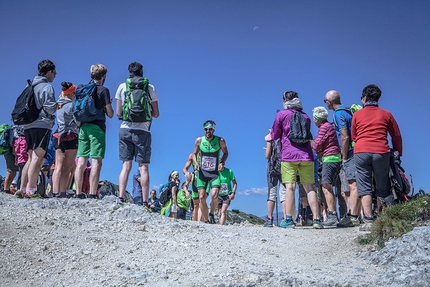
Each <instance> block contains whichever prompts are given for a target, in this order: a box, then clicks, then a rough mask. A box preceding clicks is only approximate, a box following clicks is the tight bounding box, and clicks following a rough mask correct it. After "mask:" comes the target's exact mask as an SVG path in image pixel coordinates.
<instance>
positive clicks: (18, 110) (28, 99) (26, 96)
mask: <svg viewBox="0 0 430 287" xmlns="http://www.w3.org/2000/svg"><path fill="white" fill-rule="evenodd" d="M27 83H28V86H27V87H26V88H25V89H24V91H22V93H21V95H19V97H18V98H17V99H16V103H15V107H14V109H13V111H12V121H13V123H14V124H15V125H26V124H30V123H32V122H34V121H35V120H37V119H38V118H39V114H40V111H41V110H42V108H40V109H39V108H38V107H37V105H36V99H35V97H36V95H35V94H34V87H35V86H36V85H38V84H39V83H37V84H36V85H34V86H33V84H32V82H31V81H30V80H27Z"/></svg>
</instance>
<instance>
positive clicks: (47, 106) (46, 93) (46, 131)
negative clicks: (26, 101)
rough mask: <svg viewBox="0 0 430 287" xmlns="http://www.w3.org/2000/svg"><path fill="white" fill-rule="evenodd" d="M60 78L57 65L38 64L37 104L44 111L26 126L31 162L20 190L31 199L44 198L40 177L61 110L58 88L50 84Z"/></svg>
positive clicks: (25, 170)
mask: <svg viewBox="0 0 430 287" xmlns="http://www.w3.org/2000/svg"><path fill="white" fill-rule="evenodd" d="M56 75H57V71H56V70H55V65H54V63H53V62H51V61H50V60H43V61H41V62H40V63H39V65H38V76H36V77H35V78H34V80H33V82H32V85H33V86H34V94H35V100H36V104H37V106H38V107H39V108H41V111H40V114H39V118H38V119H36V121H34V122H32V123H29V124H26V125H24V135H25V140H26V143H27V152H28V161H27V162H26V164H25V165H24V168H23V170H22V178H21V186H20V189H19V190H18V191H17V193H18V194H19V195H23V194H24V193H25V195H26V197H28V198H41V196H40V194H38V193H37V177H38V176H39V172H40V168H41V166H42V165H43V162H44V160H45V155H46V152H47V150H48V144H49V141H50V139H51V128H52V126H53V125H54V117H53V114H54V113H55V111H56V110H57V102H56V101H55V93H54V88H53V87H52V86H51V84H50V83H51V82H53V81H54V79H55V76H56Z"/></svg>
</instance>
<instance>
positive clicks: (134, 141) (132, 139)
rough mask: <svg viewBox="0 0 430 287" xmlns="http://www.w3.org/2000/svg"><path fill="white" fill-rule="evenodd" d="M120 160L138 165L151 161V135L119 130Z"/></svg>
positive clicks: (144, 132) (139, 131)
mask: <svg viewBox="0 0 430 287" xmlns="http://www.w3.org/2000/svg"><path fill="white" fill-rule="evenodd" d="M118 136H119V144H118V148H119V160H121V161H128V160H133V159H135V161H136V162H137V163H138V164H149V163H150V161H151V133H149V132H146V131H142V130H129V129H119V134H118Z"/></svg>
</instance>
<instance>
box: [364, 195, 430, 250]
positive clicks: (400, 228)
mask: <svg viewBox="0 0 430 287" xmlns="http://www.w3.org/2000/svg"><path fill="white" fill-rule="evenodd" d="M429 221H430V195H428V194H427V195H424V196H418V197H417V198H416V199H414V200H411V201H409V202H408V203H406V204H398V205H393V206H390V207H388V208H387V209H386V210H385V212H384V213H382V214H381V215H379V216H378V218H377V219H376V220H375V221H374V223H373V226H372V231H371V232H370V233H369V234H366V235H364V236H362V237H360V238H359V239H358V242H359V243H360V244H372V243H375V242H376V243H377V245H378V246H379V248H383V247H385V242H387V241H388V240H389V239H391V238H398V237H401V236H402V235H403V234H405V233H408V232H409V231H411V230H412V229H414V227H415V226H421V225H425V224H427V223H428V222H429Z"/></svg>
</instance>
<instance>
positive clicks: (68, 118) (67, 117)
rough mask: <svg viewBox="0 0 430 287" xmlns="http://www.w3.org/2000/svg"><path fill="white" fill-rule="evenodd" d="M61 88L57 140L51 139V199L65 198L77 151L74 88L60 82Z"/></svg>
mask: <svg viewBox="0 0 430 287" xmlns="http://www.w3.org/2000/svg"><path fill="white" fill-rule="evenodd" d="M61 86H62V91H61V94H60V98H59V99H58V102H57V106H58V110H57V125H58V139H56V138H55V137H54V138H53V145H54V147H55V170H54V174H53V176H52V186H53V191H54V193H53V197H66V190H67V189H68V188H69V187H70V174H71V173H72V172H74V169H75V167H76V165H75V157H76V153H77V151H78V135H79V126H78V124H79V123H78V122H77V121H76V120H75V117H74V115H73V99H74V97H75V94H74V93H75V90H76V86H75V85H74V84H72V83H70V82H62V83H61Z"/></svg>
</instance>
